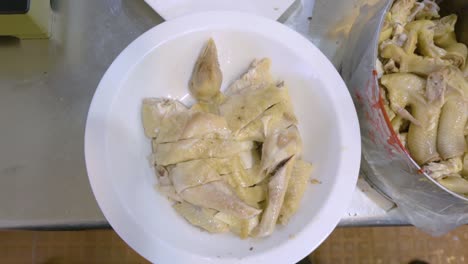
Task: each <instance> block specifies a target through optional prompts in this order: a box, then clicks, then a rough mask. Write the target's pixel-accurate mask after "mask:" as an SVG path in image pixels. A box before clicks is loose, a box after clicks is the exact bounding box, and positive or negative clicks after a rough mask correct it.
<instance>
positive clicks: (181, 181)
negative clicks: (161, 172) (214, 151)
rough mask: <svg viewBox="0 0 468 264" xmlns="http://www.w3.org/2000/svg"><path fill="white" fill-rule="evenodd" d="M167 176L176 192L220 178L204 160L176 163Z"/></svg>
mask: <svg viewBox="0 0 468 264" xmlns="http://www.w3.org/2000/svg"><path fill="white" fill-rule="evenodd" d="M169 177H170V178H171V181H172V184H173V185H174V188H175V190H176V192H177V193H179V194H180V193H181V192H182V191H183V190H185V189H187V188H191V187H195V186H199V185H202V184H206V183H209V182H212V181H218V180H220V179H221V177H220V176H219V174H218V173H217V172H216V170H215V169H214V168H212V167H211V166H210V165H209V164H208V163H207V162H206V161H205V160H191V161H185V162H181V163H177V164H176V165H175V166H174V167H173V168H171V169H170V172H169Z"/></svg>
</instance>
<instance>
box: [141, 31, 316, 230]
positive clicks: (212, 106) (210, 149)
mask: <svg viewBox="0 0 468 264" xmlns="http://www.w3.org/2000/svg"><path fill="white" fill-rule="evenodd" d="M270 64H271V61H270V59H268V58H264V59H261V60H254V61H253V62H252V63H251V65H250V67H249V69H248V70H247V72H246V73H244V74H243V75H242V76H241V78H240V79H238V80H236V81H234V82H233V83H232V84H231V85H230V87H229V88H228V89H227V91H226V93H225V94H223V93H221V92H220V88H221V83H222V73H221V70H220V65H219V62H218V58H217V50H216V46H215V44H214V41H213V40H212V39H210V40H209V41H208V43H207V44H206V46H205V47H204V49H203V51H202V52H201V54H200V55H199V57H198V59H197V61H196V64H195V67H194V69H193V72H192V76H191V79H190V82H189V90H190V93H191V94H192V96H193V97H194V98H195V99H196V103H195V104H194V105H192V106H191V107H190V108H187V107H186V106H185V105H183V104H182V103H180V102H178V101H176V100H171V99H157V98H149V99H145V100H144V101H143V105H142V118H143V126H144V130H145V135H146V136H147V137H149V138H150V139H151V141H152V151H153V154H152V156H151V157H150V161H151V165H152V166H154V167H155V169H156V172H157V173H156V175H157V177H158V184H157V186H156V188H157V190H158V191H159V192H160V193H161V194H163V195H165V196H166V197H167V198H169V199H170V200H171V201H172V202H174V205H173V207H174V209H175V210H176V211H177V212H178V213H179V214H180V215H182V216H183V217H184V218H185V219H186V220H187V221H188V222H189V223H191V224H192V225H194V226H197V227H200V228H202V229H204V230H206V231H208V232H211V233H219V232H225V231H228V230H230V231H231V232H233V233H234V234H237V235H238V236H240V237H241V238H247V237H249V236H259V237H264V236H267V235H269V234H271V233H272V232H273V230H274V227H275V225H276V223H277V222H278V221H279V222H281V223H283V224H285V223H286V222H287V221H288V219H289V218H290V217H291V216H292V215H293V214H294V213H295V212H296V211H297V209H298V207H299V204H300V200H301V198H302V196H303V195H304V191H305V188H306V186H307V180H308V177H309V174H310V172H311V165H310V164H308V163H307V162H304V161H302V160H298V159H299V158H300V156H301V152H302V141H301V138H300V135H299V131H298V129H297V123H298V121H297V118H296V116H295V114H294V109H293V106H292V102H291V99H290V97H289V93H288V88H287V87H286V86H285V84H284V82H283V81H275V80H273V77H272V76H271V74H270ZM296 160H298V161H297V163H296ZM295 164H297V165H295ZM292 174H293V175H292ZM288 185H289V187H288ZM285 199H286V201H285ZM280 215H281V216H280ZM260 219H261V220H260Z"/></svg>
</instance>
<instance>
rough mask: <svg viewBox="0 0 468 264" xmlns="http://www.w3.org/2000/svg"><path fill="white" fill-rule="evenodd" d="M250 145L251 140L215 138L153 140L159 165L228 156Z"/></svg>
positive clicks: (246, 148) (250, 147) (250, 146)
mask: <svg viewBox="0 0 468 264" xmlns="http://www.w3.org/2000/svg"><path fill="white" fill-rule="evenodd" d="M252 147H253V142H252V141H234V140H230V139H216V138H215V139H213V138H202V139H184V140H179V141H177V142H171V143H161V144H157V143H155V142H153V150H154V159H155V162H156V164H158V165H161V166H167V165H171V164H176V163H179V162H183V161H188V160H194V159H207V158H228V157H230V156H233V155H236V154H238V153H239V152H242V151H246V150H250V149H252Z"/></svg>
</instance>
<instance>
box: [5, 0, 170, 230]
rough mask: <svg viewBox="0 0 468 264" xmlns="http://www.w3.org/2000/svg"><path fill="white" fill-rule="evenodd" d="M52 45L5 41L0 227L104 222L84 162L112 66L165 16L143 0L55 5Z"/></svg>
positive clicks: (86, 0) (48, 42)
mask: <svg viewBox="0 0 468 264" xmlns="http://www.w3.org/2000/svg"><path fill="white" fill-rule="evenodd" d="M51 2H52V4H53V10H54V12H53V22H52V37H51V39H50V40H24V41H17V40H14V39H11V38H0V58H1V63H0V124H1V125H0V128H1V129H0V131H1V137H0V227H15V226H60V225H63V226H66V225H85V226H93V225H100V224H105V223H106V221H105V219H104V217H103V215H102V214H101V212H100V210H99V208H98V206H97V204H96V202H95V199H94V197H93V194H92V192H91V189H90V186H89V183H88V179H87V175H86V168H85V162H84V154H83V138H84V128H85V119H86V114H87V110H88V107H89V104H90V102H91V98H92V96H93V93H94V90H95V89H96V86H97V84H98V82H99V80H100V78H101V76H102V74H103V73H104V72H105V70H106V69H107V67H108V66H109V65H110V63H111V62H112V61H113V59H114V58H115V57H116V56H117V55H118V54H119V52H120V51H121V50H122V49H123V48H125V47H126V46H127V45H128V44H129V43H130V42H131V41H132V40H133V39H135V38H136V37H137V36H139V35H140V34H141V33H143V32H144V31H146V30H147V29H149V28H151V27H153V26H154V25H156V24H158V23H160V22H161V21H162V19H161V18H160V17H159V16H158V15H157V14H156V13H155V12H153V11H152V10H151V9H150V8H149V7H148V6H147V5H146V4H145V3H144V2H143V0H80V1H72V0H56V1H51Z"/></svg>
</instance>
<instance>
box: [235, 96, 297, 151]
mask: <svg viewBox="0 0 468 264" xmlns="http://www.w3.org/2000/svg"><path fill="white" fill-rule="evenodd" d="M296 124H297V119H296V116H295V115H294V112H293V111H291V110H289V109H288V107H287V105H286V103H284V102H280V103H278V104H275V105H274V106H272V107H270V108H268V109H267V110H265V112H263V114H261V115H260V116H259V117H257V118H256V119H255V120H253V121H252V122H250V123H249V124H248V125H246V126H245V127H244V128H242V129H241V130H240V131H239V132H238V133H237V134H236V136H235V137H236V138H237V139H238V140H253V141H258V142H263V141H265V137H266V136H267V135H269V134H273V133H275V132H276V131H277V130H281V129H285V128H287V127H289V126H291V125H296Z"/></svg>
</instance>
